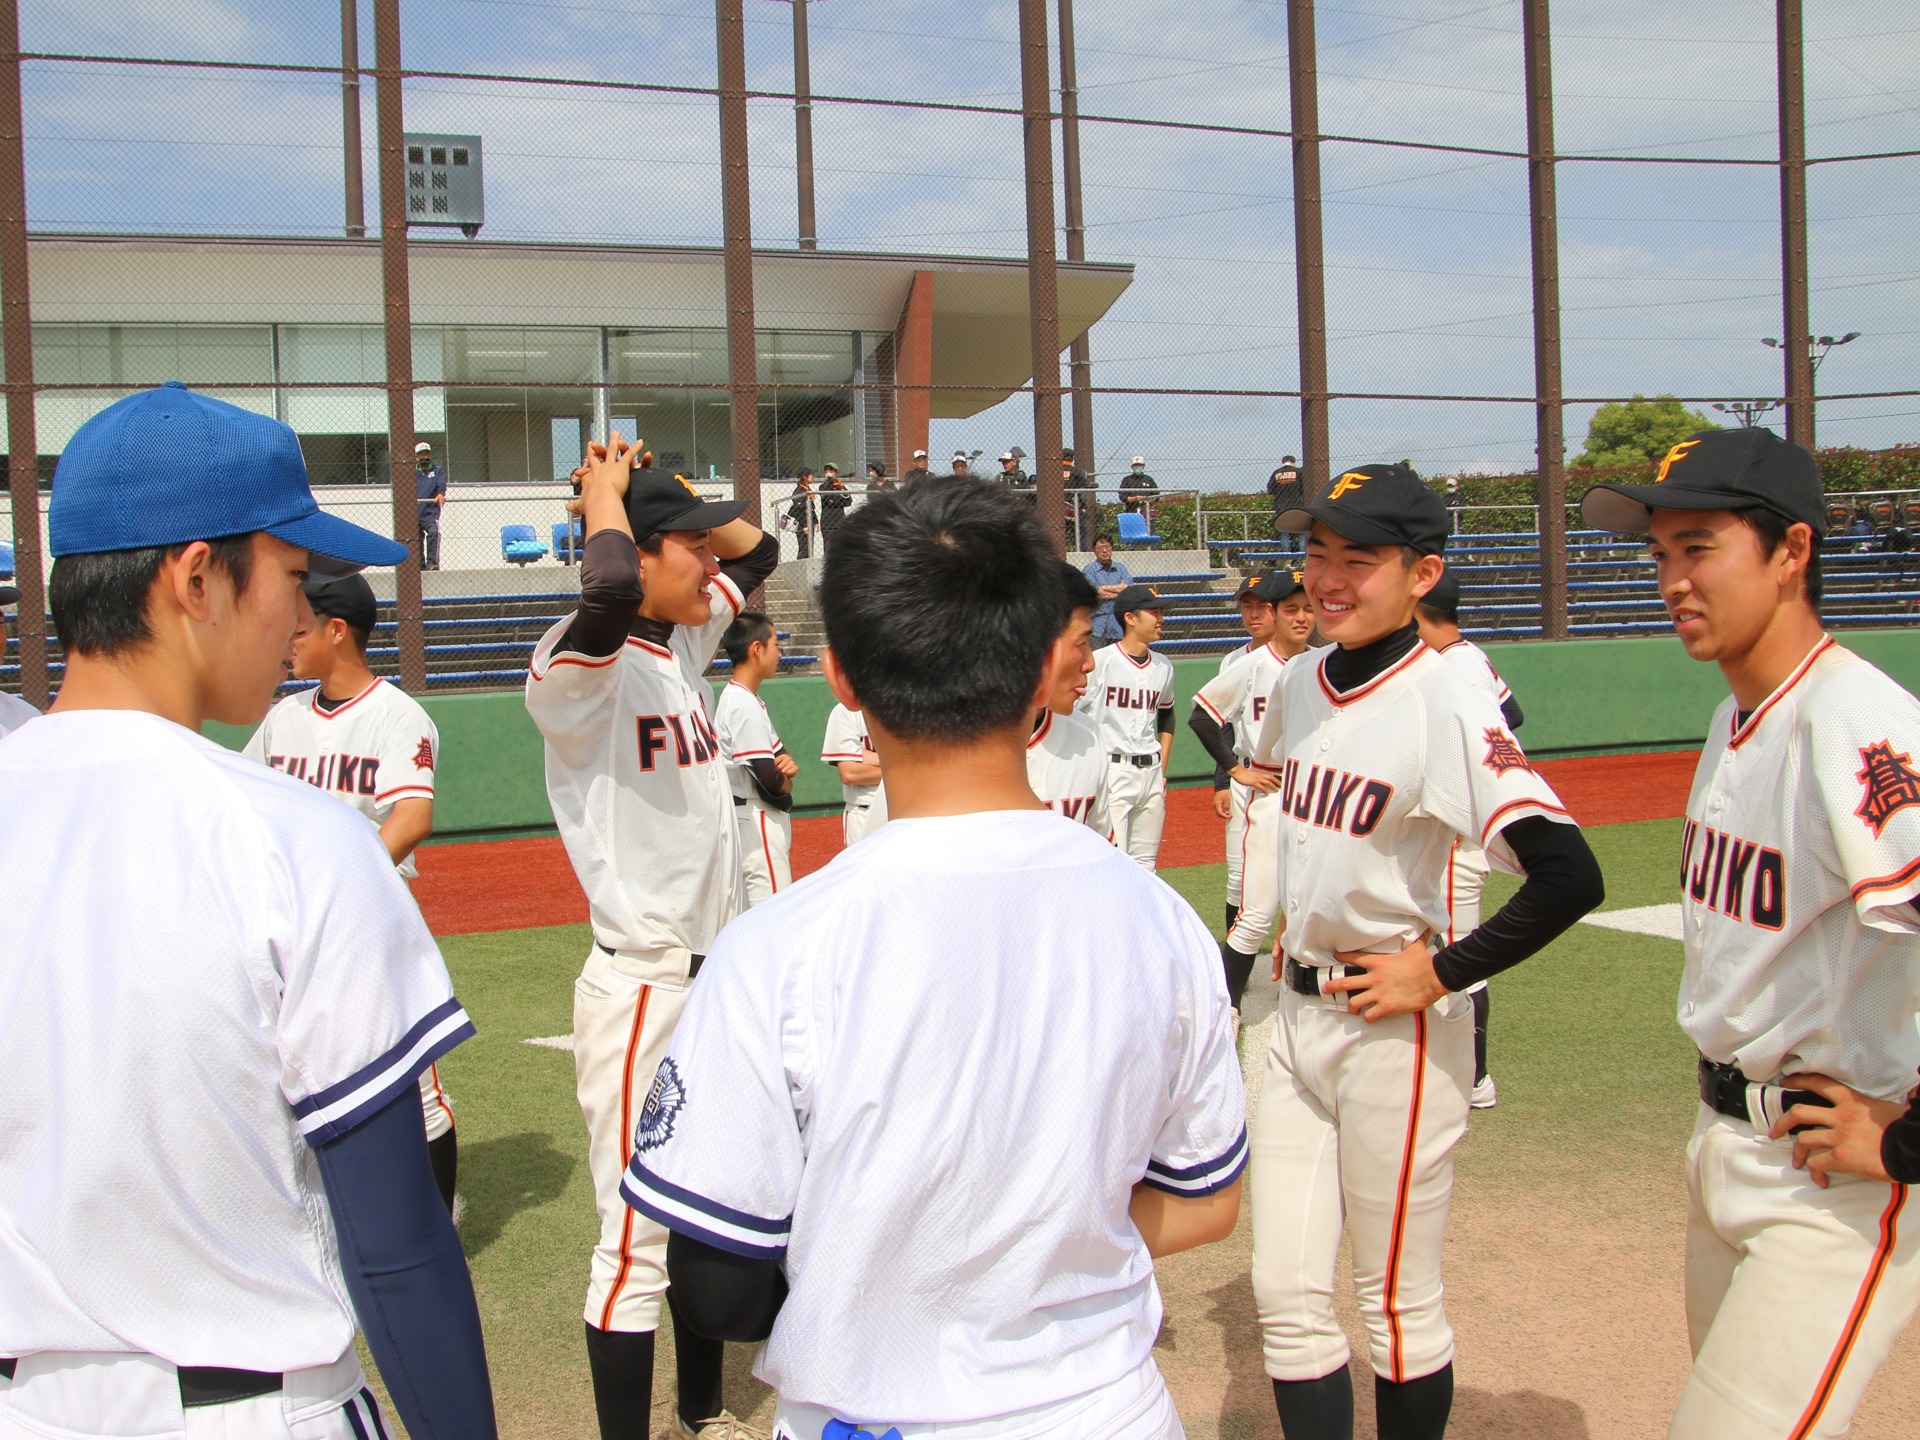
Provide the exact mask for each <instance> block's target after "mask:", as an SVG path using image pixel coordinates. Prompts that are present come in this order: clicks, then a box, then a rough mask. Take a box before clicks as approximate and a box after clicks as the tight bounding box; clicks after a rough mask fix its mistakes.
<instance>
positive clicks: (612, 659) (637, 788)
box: [527, 575, 742, 955]
mask: <svg viewBox="0 0 1920 1440" xmlns="http://www.w3.org/2000/svg"><path fill="white" fill-rule="evenodd" d="M712 590H713V605H712V613H711V614H710V615H709V617H708V619H707V623H706V624H704V625H699V626H694V627H691V628H689V627H687V626H685V625H680V626H676V627H674V631H673V635H672V637H671V639H670V641H669V643H668V644H667V645H664V646H663V645H656V644H654V643H653V642H652V641H649V640H642V639H640V638H638V637H637V636H629V637H628V638H627V641H626V643H625V644H624V645H622V646H621V647H620V649H618V650H617V651H615V652H614V653H613V654H611V655H580V654H574V653H569V652H566V651H562V650H559V649H558V648H557V647H558V646H559V644H560V641H561V640H562V639H563V638H564V637H565V635H566V632H567V627H568V626H569V625H570V624H572V623H573V617H572V616H571V615H569V616H567V617H566V618H565V619H563V620H560V621H559V622H557V623H556V624H555V625H554V626H553V628H552V629H550V630H548V631H547V633H546V634H545V635H543V636H541V637H540V643H539V644H538V645H536V646H535V647H534V651H533V664H532V667H531V669H530V670H529V672H528V675H527V712H528V714H530V715H532V716H533V721H534V723H535V724H536V725H538V726H539V727H540V733H541V735H543V736H544V737H545V738H546V742H547V798H548V799H549V801H551V803H552V805H553V816H554V820H555V822H556V823H557V824H558V826H559V829H560V838H561V839H562V840H564V841H565V842H566V846H567V856H568V858H569V859H571V860H572V861H573V872H574V874H575V875H577V876H578V877H579V878H580V886H581V888H582V889H583V890H585V891H586V892H587V906H588V912H589V915H590V917H591V919H592V922H593V938H594V940H595V941H596V942H597V943H599V944H601V945H605V946H607V947H608V948H609V949H612V950H620V951H628V952H633V953H639V954H645V953H649V952H653V951H660V950H676V949H685V950H689V951H691V952H692V953H693V954H695V955H704V954H706V953H707V947H708V946H710V945H711V944H712V943H713V938H714V936H716V935H718V934H719V933H720V927H721V926H722V925H724V924H726V923H727V921H728V920H730V919H732V918H733V916H734V915H735V914H737V913H738V912H739V909H740V852H739V839H738V836H737V833H736V828H735V826H734V823H733V786H732V783H731V782H730V781H729V780H728V778H727V773H726V772H727V766H726V764H725V762H724V761H722V759H721V757H720V738H719V736H718V735H716V734H715V733H714V727H713V717H712V711H711V706H712V704H713V692H712V690H710V689H709V688H708V687H707V683H706V682H705V681H704V680H702V679H701V678H700V676H701V674H702V672H703V671H705V670H706V668H707V664H708V662H709V661H711V660H712V659H713V653H714V651H715V650H717V649H719V647H720V637H721V636H722V635H724V634H725V633H726V629H727V626H728V625H729V624H731V623H732V621H733V617H734V616H735V615H737V614H738V613H739V612H740V606H741V603H742V601H741V598H740V592H739V591H738V590H736V589H735V588H734V585H733V582H732V581H731V580H729V579H728V578H727V577H726V576H725V575H718V576H715V577H714V579H713V581H712Z"/></svg>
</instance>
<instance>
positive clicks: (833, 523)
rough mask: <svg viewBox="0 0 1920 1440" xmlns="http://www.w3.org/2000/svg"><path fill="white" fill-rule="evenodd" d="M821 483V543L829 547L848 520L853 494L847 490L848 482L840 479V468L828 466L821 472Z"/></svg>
mask: <svg viewBox="0 0 1920 1440" xmlns="http://www.w3.org/2000/svg"><path fill="white" fill-rule="evenodd" d="M821 473H822V478H821V481H820V543H821V545H823V546H825V545H829V544H831V543H832V542H833V535H834V532H835V531H836V530H838V529H839V528H840V522H841V521H842V520H844V519H846V518H847V507H848V506H849V505H851V504H853V493H852V492H851V491H850V490H848V489H847V482H846V481H844V480H842V479H841V478H840V467H839V466H838V465H828V466H826V467H825V468H824V470H823V471H822V472H821Z"/></svg>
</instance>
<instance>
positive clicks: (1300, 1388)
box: [1273, 1365, 1353, 1440]
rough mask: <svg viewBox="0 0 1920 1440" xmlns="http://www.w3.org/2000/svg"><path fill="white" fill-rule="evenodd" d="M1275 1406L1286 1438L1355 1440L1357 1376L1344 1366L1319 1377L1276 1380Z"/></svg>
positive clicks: (1295, 1439)
mask: <svg viewBox="0 0 1920 1440" xmlns="http://www.w3.org/2000/svg"><path fill="white" fill-rule="evenodd" d="M1273 1405H1274V1408H1275V1409H1276V1410H1278V1411H1279V1412H1280V1433H1281V1434H1282V1435H1284V1436H1285V1437H1286V1440H1353V1375H1352V1373H1351V1372H1350V1371H1349V1370H1348V1369H1347V1367H1346V1366H1344V1365H1342V1366H1341V1367H1340V1368H1339V1369H1338V1370H1336V1371H1334V1372H1333V1373H1332V1374H1331V1375H1322V1376H1321V1377H1320V1378H1319V1379H1318V1380H1276V1381H1274V1382H1273Z"/></svg>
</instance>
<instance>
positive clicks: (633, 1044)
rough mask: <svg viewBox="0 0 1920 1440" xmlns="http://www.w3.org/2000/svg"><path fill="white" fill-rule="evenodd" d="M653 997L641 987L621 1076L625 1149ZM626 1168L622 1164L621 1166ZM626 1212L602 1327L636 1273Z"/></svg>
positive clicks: (626, 1207)
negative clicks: (643, 1035) (638, 1061)
mask: <svg viewBox="0 0 1920 1440" xmlns="http://www.w3.org/2000/svg"><path fill="white" fill-rule="evenodd" d="M652 996H653V987H652V986H651V985H642V986H641V987H640V995H639V998H638V999H637V1000H636V1001H635V1002H634V1007H633V1026H632V1028H631V1029H629V1030H628V1031H627V1063H626V1065H625V1066H624V1067H623V1069H622V1071H621V1075H620V1134H621V1137H622V1138H621V1141H620V1143H621V1144H622V1145H623V1146H626V1145H631V1144H632V1143H633V1061H634V1057H635V1056H636V1055H637V1054H638V1053H639V1051H640V1032H641V1030H642V1029H643V1028H644V1027H645V1026H646V1023H647V1001H648V1000H649V999H651V998H652ZM620 1168H621V1169H622V1170H624V1169H626V1166H625V1165H624V1164H623V1165H622V1166H621V1167H620ZM620 1208H621V1209H622V1210H623V1211H625V1212H626V1213H625V1214H624V1215H622V1216H621V1218H620V1268H619V1269H618V1270H616V1271H614V1274H613V1284H612V1286H610V1287H609V1288H608V1290H607V1302H606V1304H604V1305H602V1306H601V1307H600V1328H601V1329H602V1330H611V1329H612V1328H613V1307H614V1306H615V1305H616V1304H618V1303H619V1300H620V1292H621V1291H622V1290H624V1289H626V1288H627V1276H628V1274H629V1273H630V1272H631V1271H632V1270H633V1214H634V1211H633V1207H632V1206H631V1205H627V1204H625V1203H622V1205H621V1207H620Z"/></svg>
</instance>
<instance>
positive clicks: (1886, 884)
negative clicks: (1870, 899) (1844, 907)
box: [1853, 860, 1920, 900]
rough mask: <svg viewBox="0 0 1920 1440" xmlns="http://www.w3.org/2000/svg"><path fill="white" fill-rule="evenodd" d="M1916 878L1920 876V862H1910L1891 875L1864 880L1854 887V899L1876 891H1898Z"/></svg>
mask: <svg viewBox="0 0 1920 1440" xmlns="http://www.w3.org/2000/svg"><path fill="white" fill-rule="evenodd" d="M1916 876H1920V860H1910V861H1908V862H1907V863H1906V864H1905V865H1902V866H1901V867H1900V868H1899V869H1898V870H1896V871H1894V872H1893V874H1891V875H1876V876H1874V877H1873V878H1872V879H1870V880H1862V881H1861V882H1860V883H1859V884H1858V885H1856V886H1854V887H1853V898H1854V899H1856V900H1858V899H1859V898H1860V897H1861V896H1863V895H1871V894H1872V893H1873V892H1874V891H1876V890H1897V889H1899V888H1900V887H1901V886H1902V885H1905V884H1907V883H1908V882H1909V881H1911V880H1913V879H1914V878H1915V877H1916Z"/></svg>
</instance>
